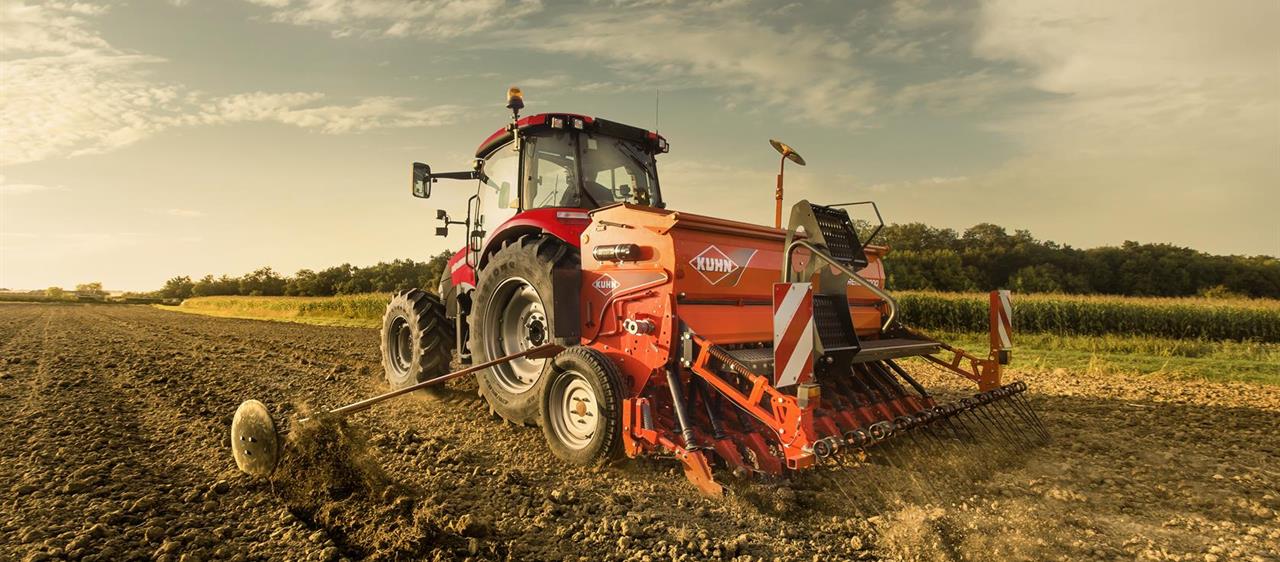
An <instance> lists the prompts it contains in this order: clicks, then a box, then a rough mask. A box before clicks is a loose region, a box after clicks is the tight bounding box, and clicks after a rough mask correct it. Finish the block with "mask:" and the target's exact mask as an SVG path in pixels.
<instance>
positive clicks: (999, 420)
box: [974, 392, 1025, 449]
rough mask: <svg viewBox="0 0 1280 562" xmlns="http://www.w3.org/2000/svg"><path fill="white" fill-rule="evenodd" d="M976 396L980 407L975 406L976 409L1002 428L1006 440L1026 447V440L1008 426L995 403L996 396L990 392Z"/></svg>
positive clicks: (994, 424)
mask: <svg viewBox="0 0 1280 562" xmlns="http://www.w3.org/2000/svg"><path fill="white" fill-rule="evenodd" d="M975 397H976V398H977V400H978V407H977V408H974V411H975V412H978V413H979V414H981V415H984V416H986V417H987V420H989V421H990V422H991V425H993V426H995V427H996V428H997V429H999V430H1000V434H1001V435H1003V436H1004V439H1005V441H1006V442H1008V443H1010V444H1016V445H1017V446H1018V448H1020V449H1025V447H1024V446H1023V444H1024V443H1025V441H1024V440H1022V439H1019V438H1018V434H1017V432H1015V431H1013V429H1012V428H1010V427H1008V422H1007V421H1005V419H1004V416H1003V415H1001V413H1000V410H999V408H998V407H997V406H994V405H993V404H994V402H995V397H994V396H992V395H991V394H990V393H989V392H984V393H981V394H977V395H975Z"/></svg>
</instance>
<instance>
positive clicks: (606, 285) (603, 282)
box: [591, 274, 622, 295]
mask: <svg viewBox="0 0 1280 562" xmlns="http://www.w3.org/2000/svg"><path fill="white" fill-rule="evenodd" d="M621 285H622V283H619V282H618V280H617V279H614V278H613V277H611V276H609V275H607V274H606V275H605V276H603V277H601V278H599V279H596V280H595V281H593V282H592V283H591V286H592V287H595V288H596V290H597V291H600V294H602V295H608V294H609V293H612V292H614V291H615V290H617V289H618V287H619V286H621Z"/></svg>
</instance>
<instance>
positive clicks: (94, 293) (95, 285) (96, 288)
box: [76, 281, 107, 298]
mask: <svg viewBox="0 0 1280 562" xmlns="http://www.w3.org/2000/svg"><path fill="white" fill-rule="evenodd" d="M76 294H78V295H82V296H86V297H94V298H102V297H105V296H107V292H106V291H104V290H103V289H102V282H101V281H94V282H92V283H80V284H78V285H76Z"/></svg>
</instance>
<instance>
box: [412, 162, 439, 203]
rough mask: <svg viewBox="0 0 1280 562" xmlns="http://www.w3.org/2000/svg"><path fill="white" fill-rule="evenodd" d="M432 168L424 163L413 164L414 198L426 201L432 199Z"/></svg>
mask: <svg viewBox="0 0 1280 562" xmlns="http://www.w3.org/2000/svg"><path fill="white" fill-rule="evenodd" d="M432 181H434V180H433V178H432V177H431V166H428V165H426V164H423V163H422V162H414V163H413V196H414V197H421V198H423V199H426V198H428V197H431V182H432Z"/></svg>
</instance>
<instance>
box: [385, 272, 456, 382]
mask: <svg viewBox="0 0 1280 562" xmlns="http://www.w3.org/2000/svg"><path fill="white" fill-rule="evenodd" d="M381 347H382V370H383V373H384V374H385V376H386V379H387V385H388V386H390V387H391V388H392V389H400V388H404V387H406V386H410V385H413V384H417V383H419V382H422V381H425V380H428V379H431V378H434V377H438V376H440V375H443V374H446V373H448V372H449V363H450V362H451V361H452V360H453V353H452V348H453V323H452V322H450V321H449V319H448V318H445V314H444V303H441V302H440V298H439V297H437V296H436V295H433V294H431V293H428V292H426V291H423V290H422V289H409V290H407V291H401V292H400V293H398V294H396V295H395V296H394V297H391V302H390V303H388V304H387V311H386V312H385V313H384V314H383V315H382V346H381ZM425 390H426V392H427V394H430V395H433V396H438V395H439V394H440V391H441V389H440V388H438V387H434V386H432V387H428V388H426V389H425Z"/></svg>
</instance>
